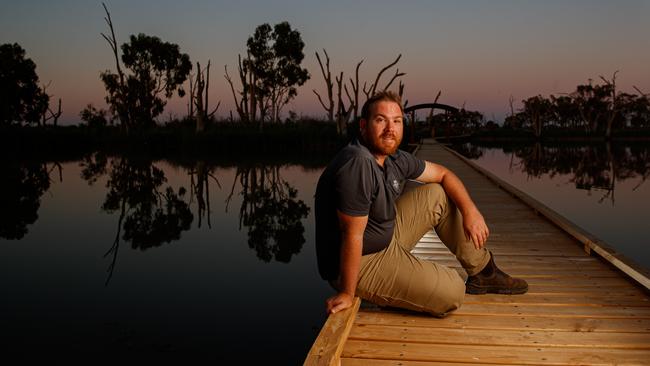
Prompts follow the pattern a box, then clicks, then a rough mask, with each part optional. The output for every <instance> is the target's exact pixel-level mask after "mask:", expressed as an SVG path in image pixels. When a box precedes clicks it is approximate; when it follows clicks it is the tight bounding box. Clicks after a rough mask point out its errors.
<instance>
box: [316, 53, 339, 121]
mask: <svg viewBox="0 0 650 366" xmlns="http://www.w3.org/2000/svg"><path fill="white" fill-rule="evenodd" d="M323 52H324V53H325V67H323V62H321V59H320V55H318V51H316V52H315V53H316V59H317V60H318V65H320V71H321V72H322V74H323V78H324V79H325V86H326V87H327V99H328V104H327V105H325V103H324V102H323V99H322V98H321V96H320V94H318V92H317V91H316V89H314V90H313V92H314V94H316V96H317V97H318V101H319V102H320V104H321V105H322V106H323V108H324V109H325V112H327V120H328V121H334V96H333V93H332V89H333V88H334V86H333V84H332V74H331V73H330V56H329V55H328V54H327V51H326V50H325V49H324V48H323ZM326 70H327V71H326ZM337 130H338V124H337Z"/></svg>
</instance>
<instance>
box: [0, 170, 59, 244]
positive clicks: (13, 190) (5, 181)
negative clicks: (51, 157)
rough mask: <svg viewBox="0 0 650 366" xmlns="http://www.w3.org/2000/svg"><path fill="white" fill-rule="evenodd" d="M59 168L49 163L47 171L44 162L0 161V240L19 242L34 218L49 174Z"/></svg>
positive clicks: (47, 182)
mask: <svg viewBox="0 0 650 366" xmlns="http://www.w3.org/2000/svg"><path fill="white" fill-rule="evenodd" d="M55 168H58V170H59V178H60V179H62V178H61V174H62V173H61V165H59V164H58V163H53V164H52V167H51V168H50V169H48V166H47V164H46V163H42V162H26V163H17V162H15V161H3V162H2V179H0V237H1V238H5V239H10V240H17V239H22V238H23V237H24V236H25V235H26V234H27V232H28V229H27V226H29V225H32V224H34V223H35V222H36V220H37V219H38V209H39V208H40V206H41V196H42V195H43V194H44V193H45V192H46V191H47V190H48V189H49V188H50V173H51V172H52V170H53V169H55Z"/></svg>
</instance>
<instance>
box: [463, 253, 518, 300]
mask: <svg viewBox="0 0 650 366" xmlns="http://www.w3.org/2000/svg"><path fill="white" fill-rule="evenodd" d="M526 291H528V283H526V281H524V280H522V279H521V278H513V277H510V276H508V275H507V274H506V273H505V272H503V271H502V270H500V269H499V267H497V266H496V264H494V255H493V254H492V253H491V252H490V261H489V262H488V264H487V265H486V266H485V268H483V270H482V271H481V272H479V273H477V274H476V275H474V276H469V278H467V282H465V292H466V293H468V294H474V295H480V294H485V293H492V294H506V295H518V294H524V293H526Z"/></svg>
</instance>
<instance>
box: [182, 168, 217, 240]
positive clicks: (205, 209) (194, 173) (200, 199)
mask: <svg viewBox="0 0 650 366" xmlns="http://www.w3.org/2000/svg"><path fill="white" fill-rule="evenodd" d="M188 174H189V175H190V187H191V190H192V191H191V194H190V197H191V199H192V200H193V199H195V198H196V203H197V208H198V216H199V222H198V227H201V223H202V222H203V217H204V216H207V220H208V227H209V228H212V224H211V222H210V182H209V179H210V178H212V179H213V180H214V181H215V182H216V183H217V186H219V188H221V184H220V183H219V180H218V179H217V178H216V177H215V176H214V175H213V174H212V169H211V168H209V167H208V166H207V164H206V163H205V162H204V161H198V162H197V163H196V164H195V165H194V167H193V168H191V169H189V173H188ZM190 203H191V201H190Z"/></svg>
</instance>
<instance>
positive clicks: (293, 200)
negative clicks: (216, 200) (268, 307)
mask: <svg viewBox="0 0 650 366" xmlns="http://www.w3.org/2000/svg"><path fill="white" fill-rule="evenodd" d="M237 182H239V183H240V185H241V188H242V190H241V196H242V205H241V208H240V211H239V227H240V229H241V227H242V225H243V226H246V227H247V228H248V246H249V247H250V248H251V249H255V252H256V254H257V257H258V258H259V259H260V260H262V261H264V262H270V261H271V259H275V260H276V261H278V262H284V263H288V262H289V261H290V260H291V256H292V255H294V254H298V253H299V252H300V250H301V249H302V246H303V244H304V243H305V237H304V232H305V228H304V226H303V224H302V219H304V218H305V217H307V215H308V214H309V207H307V205H306V204H305V203H304V201H302V200H299V199H297V193H298V191H297V190H296V189H295V188H293V187H291V185H289V183H287V182H286V181H284V180H283V179H282V178H281V176H280V167H279V166H273V167H263V166H249V167H239V168H237V173H236V176H235V179H234V181H233V186H232V190H231V193H230V196H229V197H228V200H227V202H228V203H229V202H230V200H231V198H232V196H233V194H234V190H235V186H236V184H237ZM226 209H227V206H226Z"/></svg>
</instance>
